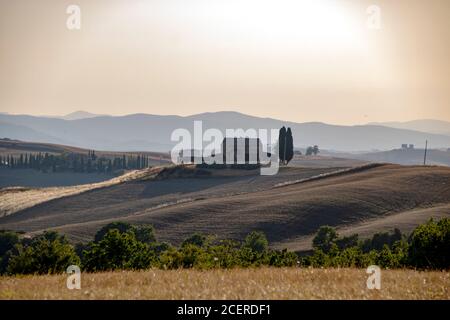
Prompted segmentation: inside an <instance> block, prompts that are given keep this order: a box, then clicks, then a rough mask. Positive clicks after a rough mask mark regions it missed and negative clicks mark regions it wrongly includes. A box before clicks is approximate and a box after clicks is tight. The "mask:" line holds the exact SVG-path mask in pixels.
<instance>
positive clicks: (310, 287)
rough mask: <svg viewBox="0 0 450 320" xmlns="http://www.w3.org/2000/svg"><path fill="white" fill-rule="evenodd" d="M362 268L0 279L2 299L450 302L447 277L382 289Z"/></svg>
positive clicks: (407, 279) (396, 274)
mask: <svg viewBox="0 0 450 320" xmlns="http://www.w3.org/2000/svg"><path fill="white" fill-rule="evenodd" d="M367 276H368V275H367V274H366V273H365V270H363V269H303V268H279V269H275V268H258V269H233V270H209V271H200V270H170V271H164V270H148V271H139V272H131V271H126V272H125V271H124V272H105V273H97V274H82V275H81V290H68V289H67V287H66V276H64V275H55V276H23V277H0V299H446V300H448V299H450V292H449V287H450V273H449V272H434V271H427V272H419V271H414V270H383V271H382V278H381V289H380V290H369V289H367V287H366V280H367Z"/></svg>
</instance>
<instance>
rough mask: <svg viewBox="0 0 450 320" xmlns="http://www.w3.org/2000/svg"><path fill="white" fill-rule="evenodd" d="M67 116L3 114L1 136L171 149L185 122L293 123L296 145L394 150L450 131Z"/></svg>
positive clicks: (442, 143)
mask: <svg viewBox="0 0 450 320" xmlns="http://www.w3.org/2000/svg"><path fill="white" fill-rule="evenodd" d="M69 116H70V115H69ZM77 117H78V118H77ZM79 117H81V119H80V118H79ZM68 118H71V119H72V120H66V119H58V118H50V117H38V116H29V115H12V114H0V123H1V125H0V137H1V138H5V137H7V138H11V139H20V140H23V141H35V142H46V143H58V144H66V145H71V146H76V147H82V148H90V149H97V150H111V151H119V150H120V151H137V150H142V151H150V150H151V151H161V152H167V151H169V150H170V149H172V147H173V146H174V145H175V142H172V141H171V140H170V137H171V134H172V132H173V130H175V129H177V128H186V129H188V130H189V131H190V132H193V121H194V120H202V121H203V130H205V129H207V128H217V129H219V130H221V131H222V132H223V133H225V130H226V129H238V128H243V129H248V128H255V129H260V128H266V129H271V128H276V129H278V128H280V127H281V126H283V125H284V126H289V127H291V128H292V132H293V135H294V144H295V147H305V146H309V145H314V144H317V145H319V146H320V148H322V149H328V150H338V151H345V152H356V151H371V150H390V149H395V148H399V147H400V145H401V144H403V143H408V144H415V145H417V146H420V145H423V144H424V142H425V140H428V141H429V142H430V144H431V145H432V147H433V148H448V147H450V136H447V135H442V134H434V133H426V132H420V131H416V130H409V129H399V128H391V127H385V126H381V125H356V126H342V125H330V124H325V123H320V122H308V123H294V122H289V121H281V120H277V119H271V118H259V117H254V116H249V115H245V114H241V113H238V112H215V113H202V114H198V115H192V116H187V117H182V116H176V115H150V114H131V115H125V116H95V115H93V114H85V113H84V112H81V113H75V115H73V114H72V116H70V117H68Z"/></svg>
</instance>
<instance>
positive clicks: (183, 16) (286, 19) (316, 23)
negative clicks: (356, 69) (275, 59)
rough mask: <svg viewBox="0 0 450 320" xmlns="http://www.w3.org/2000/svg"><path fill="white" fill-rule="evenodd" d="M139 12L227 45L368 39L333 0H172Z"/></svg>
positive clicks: (352, 44) (325, 44) (349, 44)
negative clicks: (364, 37)
mask: <svg viewBox="0 0 450 320" xmlns="http://www.w3.org/2000/svg"><path fill="white" fill-rule="evenodd" d="M136 9H137V10H139V11H140V12H141V14H142V12H146V18H147V19H158V20H160V21H165V23H167V22H168V21H169V23H171V24H172V27H174V26H179V27H180V28H184V27H186V26H188V30H185V31H186V32H193V33H194V34H195V35H196V36H199V35H200V36H203V37H204V36H207V37H208V38H210V40H211V41H224V42H225V43H233V44H240V43H246V44H260V45H275V46H276V45H280V46H284V48H286V46H288V47H291V48H295V47H297V48H308V49H310V50H315V49H320V50H322V49H327V48H334V49H336V50H341V49H344V50H346V49H349V48H350V49H351V48H353V49H354V48H358V46H361V44H362V38H363V36H362V35H361V32H362V31H361V30H362V28H361V26H360V25H359V24H360V23H359V22H358V21H356V19H355V17H353V16H352V15H351V14H350V13H349V12H348V10H347V9H346V7H345V3H342V2H341V3H338V2H336V1H330V0H226V1H225V0H191V1H176V0H175V1H173V0H172V1H171V0H169V1H161V2H160V4H155V3H149V2H145V3H144V2H143V3H142V6H139V7H138V8H135V10H136ZM361 14H364V13H361ZM358 23H359V24H358Z"/></svg>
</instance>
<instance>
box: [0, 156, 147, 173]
mask: <svg viewBox="0 0 450 320" xmlns="http://www.w3.org/2000/svg"><path fill="white" fill-rule="evenodd" d="M149 165H150V164H149V158H148V157H147V156H146V155H141V154H139V155H137V156H134V155H125V154H124V155H122V156H119V157H117V156H116V157H103V156H102V157H98V156H97V155H96V154H95V151H89V152H88V155H87V156H86V155H84V154H78V153H64V154H61V155H54V154H49V153H44V154H42V153H37V154H33V153H30V154H28V153H25V154H20V155H18V156H13V155H5V156H2V155H0V167H5V168H10V169H35V170H39V171H44V172H48V171H51V172H88V173H90V172H99V173H104V172H106V173H108V172H110V173H111V172H113V171H115V170H121V169H122V170H130V169H143V168H147V167H149Z"/></svg>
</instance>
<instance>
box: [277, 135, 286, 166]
mask: <svg viewBox="0 0 450 320" xmlns="http://www.w3.org/2000/svg"><path fill="white" fill-rule="evenodd" d="M285 151H286V128H285V127H284V126H283V127H282V128H281V129H280V133H279V135H278V156H279V159H280V162H281V163H284V162H285V160H286V157H285V155H286V152H285Z"/></svg>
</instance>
